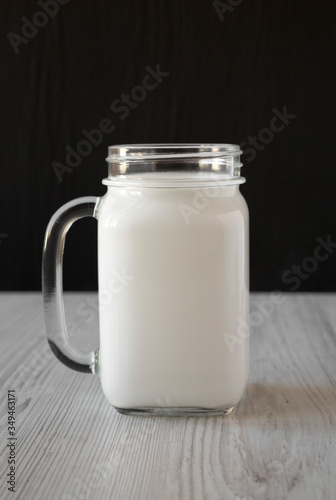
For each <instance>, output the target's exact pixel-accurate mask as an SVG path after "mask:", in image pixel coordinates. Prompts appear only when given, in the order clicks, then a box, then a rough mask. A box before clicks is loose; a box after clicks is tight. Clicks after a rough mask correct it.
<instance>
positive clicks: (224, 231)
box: [98, 186, 248, 409]
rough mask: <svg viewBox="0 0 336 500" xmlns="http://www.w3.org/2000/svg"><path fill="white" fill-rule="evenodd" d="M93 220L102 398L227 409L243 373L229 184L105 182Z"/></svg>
mask: <svg viewBox="0 0 336 500" xmlns="http://www.w3.org/2000/svg"><path fill="white" fill-rule="evenodd" d="M200 193H201V195H200ZM216 194H217V196H215V195H216ZM186 214H187V215H186ZM98 220H99V223H98V224H99V229H98V231H99V237H98V240H99V248H98V252H99V289H100V305H101V307H100V309H101V310H100V361H99V362H100V368H99V370H100V376H101V382H102V387H103V390H104V393H105V395H106V397H107V399H108V400H109V401H110V403H111V404H112V405H113V406H115V407H117V408H124V409H129V408H144V407H145V408H146V407H151V408H152V407H180V408H188V407H194V408H195V407H201V408H208V409H215V408H222V409H229V408H231V407H233V406H235V405H236V404H237V403H238V401H239V399H240V398H241V396H242V394H243V392H244V389H245V386H246V382H247V375H248V339H245V340H244V339H243V338H242V328H241V325H242V322H244V321H246V322H248V233H247V231H248V229H247V227H248V222H247V220H248V212H247V206H246V203H245V200H244V198H243V197H242V195H241V194H240V192H239V188H238V186H222V187H220V188H219V187H218V186H217V187H215V188H213V190H211V189H205V188H198V190H197V191H195V189H194V188H193V187H191V188H180V189H171V188H168V189H166V188H152V187H151V188H146V187H141V188H139V187H119V186H118V187H114V186H109V188H108V193H107V194H106V195H105V196H104V197H103V199H102V202H101V204H100V207H99V213H98ZM243 333H244V332H243ZM245 333H246V332H245ZM246 336H247V335H245V337H246Z"/></svg>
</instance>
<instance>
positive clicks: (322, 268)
mask: <svg viewBox="0 0 336 500" xmlns="http://www.w3.org/2000/svg"><path fill="white" fill-rule="evenodd" d="M63 1H64V0H63ZM42 3H43V0H42ZM224 3H225V4H226V7H225V6H223V4H224ZM230 4H231V6H230ZM232 5H235V6H234V7H232ZM41 10H42V9H41V6H40V5H39V4H38V2H37V1H31V0H29V1H22V0H21V1H20V0H4V1H3V2H2V16H1V17H2V19H1V33H0V37H1V60H2V75H1V88H0V90H1V92H0V103H1V115H0V127H1V133H0V152H1V162H0V168H1V187H0V191H1V210H0V212H1V220H0V233H1V235H0V242H1V243H0V256H1V289H3V290H38V289H40V266H41V252H42V242H43V237H44V231H45V227H46V225H47V223H48V220H49V218H50V217H51V215H52V214H53V212H54V211H55V210H56V209H57V208H58V207H59V206H60V205H62V204H63V203H65V202H67V201H69V200H71V199H72V198H75V197H78V196H85V195H101V194H103V193H104V192H105V187H103V186H102V185H101V179H102V178H103V177H105V176H106V171H107V165H106V163H105V161H104V159H105V157H106V153H107V147H108V145H111V144H118V143H149V142H201V143H207V142H208V143H209V142H226V143H238V144H240V143H242V142H243V141H245V142H246V141H248V137H249V136H255V135H258V133H259V132H260V131H261V129H263V128H267V127H268V126H269V123H270V120H271V118H272V117H273V116H274V113H273V111H272V110H273V109H274V108H276V109H278V110H279V111H281V110H282V109H283V108H284V106H287V110H288V113H290V114H294V115H296V118H295V119H293V120H291V121H290V123H289V125H288V126H286V127H285V129H284V130H283V131H281V132H278V133H276V134H275V136H274V139H273V140H272V141H271V142H269V144H266V145H265V147H264V149H263V150H261V151H257V154H256V155H255V158H254V159H253V161H247V159H248V157H247V155H245V165H244V169H243V175H244V176H245V177H246V178H247V183H246V184H245V185H244V186H243V187H242V192H243V194H244V196H245V197H246V199H247V202H248V204H249V207H250V214H251V289H252V290H273V289H274V288H278V289H282V290H290V289H293V283H294V282H293V281H291V283H288V282H287V283H286V282H284V280H283V278H282V275H283V273H284V272H286V271H288V270H291V268H292V266H293V265H301V264H302V262H304V259H306V258H307V257H310V256H312V255H313V252H314V249H315V248H316V246H317V242H316V238H317V237H321V238H323V239H326V237H327V236H328V235H331V239H332V241H336V223H335V215H334V213H335V210H334V205H335V203H334V200H335V194H334V193H335V180H336V174H335V156H336V155H335V142H336V141H335V130H336V127H335V108H336V106H335V104H336V97H335V96H336V86H335V83H336V82H335V80H336V79H335V48H336V4H335V1H334V0H324V1H320V2H317V1H307V0H301V1H300V0H297V1H293V0H290V1H287V0H274V1H269V0H262V1H252V0H242V1H241V2H240V3H239V1H237V0H230V1H226V0H223V3H222V6H220V4H219V3H217V10H221V12H222V16H220V15H219V13H218V12H217V11H216V8H215V6H214V5H213V3H212V2H211V1H195V0H193V1H181V0H180V1H178V0H169V1H168V0H164V1H159V0H156V1H144V0H143V1H140V0H137V1H135V0H134V1H129V0H122V1H108V0H95V1H92V0H70V1H69V2H68V3H67V4H66V5H60V7H59V12H58V13H57V14H56V15H55V16H54V17H53V18H49V20H48V23H47V25H46V26H44V27H41V28H39V29H38V32H37V33H36V34H35V35H34V36H31V38H30V39H27V38H26V40H28V43H20V44H19V45H18V47H17V49H18V53H17V54H16V53H15V51H14V49H13V46H12V44H11V42H10V40H9V38H8V36H7V35H8V33H10V32H12V33H14V34H16V35H22V28H23V25H24V21H23V20H22V18H23V17H26V18H27V19H28V20H30V21H31V20H32V19H33V16H34V14H35V13H36V12H37V11H41ZM223 15H224V19H223V20H221V18H220V17H223ZM40 22H41V20H40ZM42 22H43V18H42ZM157 64H159V65H160V68H161V70H162V71H165V72H169V76H168V77H167V78H165V79H164V81H163V82H162V83H161V84H160V85H159V86H158V88H157V89H155V90H153V91H151V92H149V93H148V96H147V98H146V99H145V100H143V101H142V102H140V103H139V105H138V107H137V108H135V109H132V110H131V111H130V113H129V116H128V117H127V118H126V119H124V120H121V119H120V117H119V116H118V114H116V113H113V112H112V111H111V109H110V105H111V103H112V101H114V100H115V99H118V98H120V96H121V94H122V93H126V94H128V93H129V92H130V91H131V90H132V89H133V87H134V86H136V85H140V84H141V82H142V79H143V77H144V76H145V74H146V69H145V68H146V67H147V66H150V67H152V68H153V69H154V68H155V67H156V65H157ZM105 117H107V118H111V119H112V121H113V123H114V124H115V127H116V128H115V130H114V131H113V132H112V133H110V134H106V135H105V136H104V140H103V141H102V143H101V144H100V145H99V146H96V147H93V151H92V153H91V154H90V155H88V156H86V157H85V158H83V161H82V162H81V164H80V165H79V166H78V167H76V168H75V169H73V171H72V172H71V173H64V175H63V181H62V182H59V180H58V179H57V177H56V174H55V172H54V170H53V169H52V166H51V165H52V163H53V162H55V161H58V162H60V163H62V164H64V163H65V157H66V150H65V148H66V146H67V145H70V146H71V147H73V148H76V146H77V144H78V142H79V141H81V140H82V139H84V136H83V134H82V130H83V129H86V130H91V129H93V128H97V126H98V125H99V122H100V120H101V119H102V118H105ZM249 157H251V155H249ZM243 161H244V156H243ZM306 262H308V261H306ZM308 265H309V263H308V264H307V266H308ZM310 265H311V266H312V269H313V268H315V267H316V266H314V262H312V261H311V260H310ZM291 272H292V271H290V273H291ZM96 273H97V271H96V222H95V221H94V220H89V219H84V220H82V221H79V222H78V223H76V225H75V226H74V227H73V228H72V229H71V231H70V233H69V235H68V238H67V245H66V252H65V288H67V289H73V290H89V289H94V288H95V287H96V286H97V283H96ZM306 276H308V277H306V278H304V279H300V280H299V286H298V287H297V289H298V290H299V291H300V290H302V291H310V290H318V291H320V290H326V291H331V290H334V291H335V290H336V257H335V255H334V252H333V251H332V253H331V255H330V257H328V258H327V259H326V260H325V261H323V262H321V263H319V264H318V266H317V268H316V269H314V270H312V271H311V272H309V273H306ZM287 281H288V280H287Z"/></svg>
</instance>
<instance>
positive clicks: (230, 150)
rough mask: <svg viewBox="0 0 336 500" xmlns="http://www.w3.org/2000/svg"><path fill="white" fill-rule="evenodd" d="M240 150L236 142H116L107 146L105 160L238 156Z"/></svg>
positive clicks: (240, 152)
mask: <svg viewBox="0 0 336 500" xmlns="http://www.w3.org/2000/svg"><path fill="white" fill-rule="evenodd" d="M241 154H242V151H241V149H240V147H239V146H238V145H237V144H220V143H218V144H216V143H213V144H201V143H152V144H116V145H113V146H109V148H108V157H107V158H106V161H107V162H110V161H113V162H115V161H118V160H119V161H123V160H125V159H126V158H127V160H129V161H136V160H138V159H144V158H147V159H164V158H167V159H168V158H175V159H176V158H177V157H178V158H181V159H182V158H191V157H210V158H213V157H217V156H240V155H241Z"/></svg>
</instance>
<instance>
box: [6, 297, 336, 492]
mask: <svg viewBox="0 0 336 500" xmlns="http://www.w3.org/2000/svg"><path fill="white" fill-rule="evenodd" d="M90 298H93V299H94V298H95V294H68V295H67V296H66V304H67V318H68V321H71V322H72V337H73V341H74V342H76V343H77V345H80V346H83V345H84V344H85V342H88V341H87V339H88V338H89V339H90V341H89V343H90V345H88V347H95V344H96V342H97V340H96V334H93V333H92V331H96V330H97V328H98V327H97V324H98V320H97V318H96V317H95V318H94V319H92V321H91V322H90V324H88V323H86V321H85V320H87V319H88V317H85V318H84V317H80V316H78V314H77V312H76V308H77V306H78V304H80V303H83V301H84V302H85V303H86V301H87V300H89V299H90ZM268 298H269V295H268V294H263V295H259V294H258V295H253V296H252V301H251V310H255V309H256V304H259V305H260V304H261V303H262V301H264V300H268ZM92 304H94V301H93V303H92ZM335 306H336V296H335V295H332V294H319V295H312V294H306V295H303V294H301V295H294V294H286V295H284V297H283V303H282V304H281V305H278V306H276V307H275V308H274V311H273V312H271V314H270V315H269V317H265V316H263V319H262V324H260V326H259V327H258V328H255V329H253V331H252V336H251V374H250V381H249V386H248V390H247V392H246V395H245V397H244V399H243V400H242V401H241V403H240V405H239V406H238V408H237V409H236V411H235V412H233V413H232V414H230V415H228V416H225V417H211V418H206V417H201V418H200V417H194V418H162V417H161V418H160V417H131V416H126V415H120V414H118V413H117V412H116V411H115V410H114V409H113V408H112V407H111V406H109V404H108V403H107V401H106V400H105V398H104V396H103V393H102V391H101V389H100V381H99V378H98V377H96V376H93V375H84V374H80V373H76V372H73V371H71V370H69V369H67V368H66V367H65V366H63V365H62V364H61V363H60V362H59V361H58V360H56V358H54V357H53V355H52V353H51V352H50V351H49V347H48V345H47V342H46V339H45V333H44V322H43V312H42V300H41V295H40V294H37V293H35V294H32V293H29V294H23V293H20V294H17V293H12V294H1V295H0V312H1V327H0V328H1V337H0V338H1V365H0V367H1V389H2V396H3V397H2V402H1V413H0V418H1V420H0V422H1V437H2V441H1V474H0V498H1V499H7V498H13V499H15V498H17V499H20V500H21V499H24V500H30V499H34V500H39V499H41V500H54V499H55V500H56V499H57V500H58V499H61V500H70V499H78V500H87V499H89V500H96V499H97V500H105V499H113V500H128V499H132V500H138V499H143V500H155V499H160V500H166V499H167V500H168V499H169V500H175V499H176V500H177V499H181V500H182V499H183V500H184V499H192V500H198V499H209V500H212V499H214V500H215V499H225V500H231V499H240V500H243V499H244V500H245V499H265V500H273V499H274V500H280V499H302V500H319V499H328V500H329V499H332V500H333V499H335V498H336V333H335V329H336V307H335ZM8 390H12V391H13V390H15V396H16V421H15V437H16V438H17V439H16V442H15V443H16V446H15V454H16V455H15V460H16V471H15V475H16V492H15V493H13V492H10V491H8V490H7V487H8V484H7V483H6V481H7V476H6V474H7V473H8V472H9V464H8V456H9V451H10V447H7V446H6V444H7V443H8V442H9V440H8V437H9V436H8V427H7V410H8V407H7V394H8Z"/></svg>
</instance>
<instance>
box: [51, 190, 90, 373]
mask: <svg viewBox="0 0 336 500" xmlns="http://www.w3.org/2000/svg"><path fill="white" fill-rule="evenodd" d="M99 200H100V198H97V197H95V196H85V197H83V198H76V199H75V200H72V201H70V202H69V203H66V204H65V205H63V206H62V207H61V208H60V209H59V210H57V212H55V213H54V215H53V216H52V218H51V219H50V222H49V224H48V227H47V229H46V234H45V240H44V247H43V257H42V293H43V302H44V317H45V323H46V329H47V337H48V342H49V345H50V348H51V350H52V352H53V353H54V354H55V356H56V357H57V358H58V359H59V360H60V361H62V363H64V364H65V365H66V366H68V367H69V368H72V369H73V370H77V371H79V372H84V373H94V374H96V373H98V352H99V351H98V349H97V350H96V351H92V352H83V351H80V350H79V349H76V348H75V347H73V346H72V345H71V344H70V341H69V335H68V332H67V328H66V323H65V314H64V303H63V276H62V273H63V252H64V244H65V237H66V233H67V232H68V230H69V229H70V227H71V226H72V224H73V223H74V222H75V221H76V220H78V219H81V218H83V217H95V218H97V208H98V203H99Z"/></svg>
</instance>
